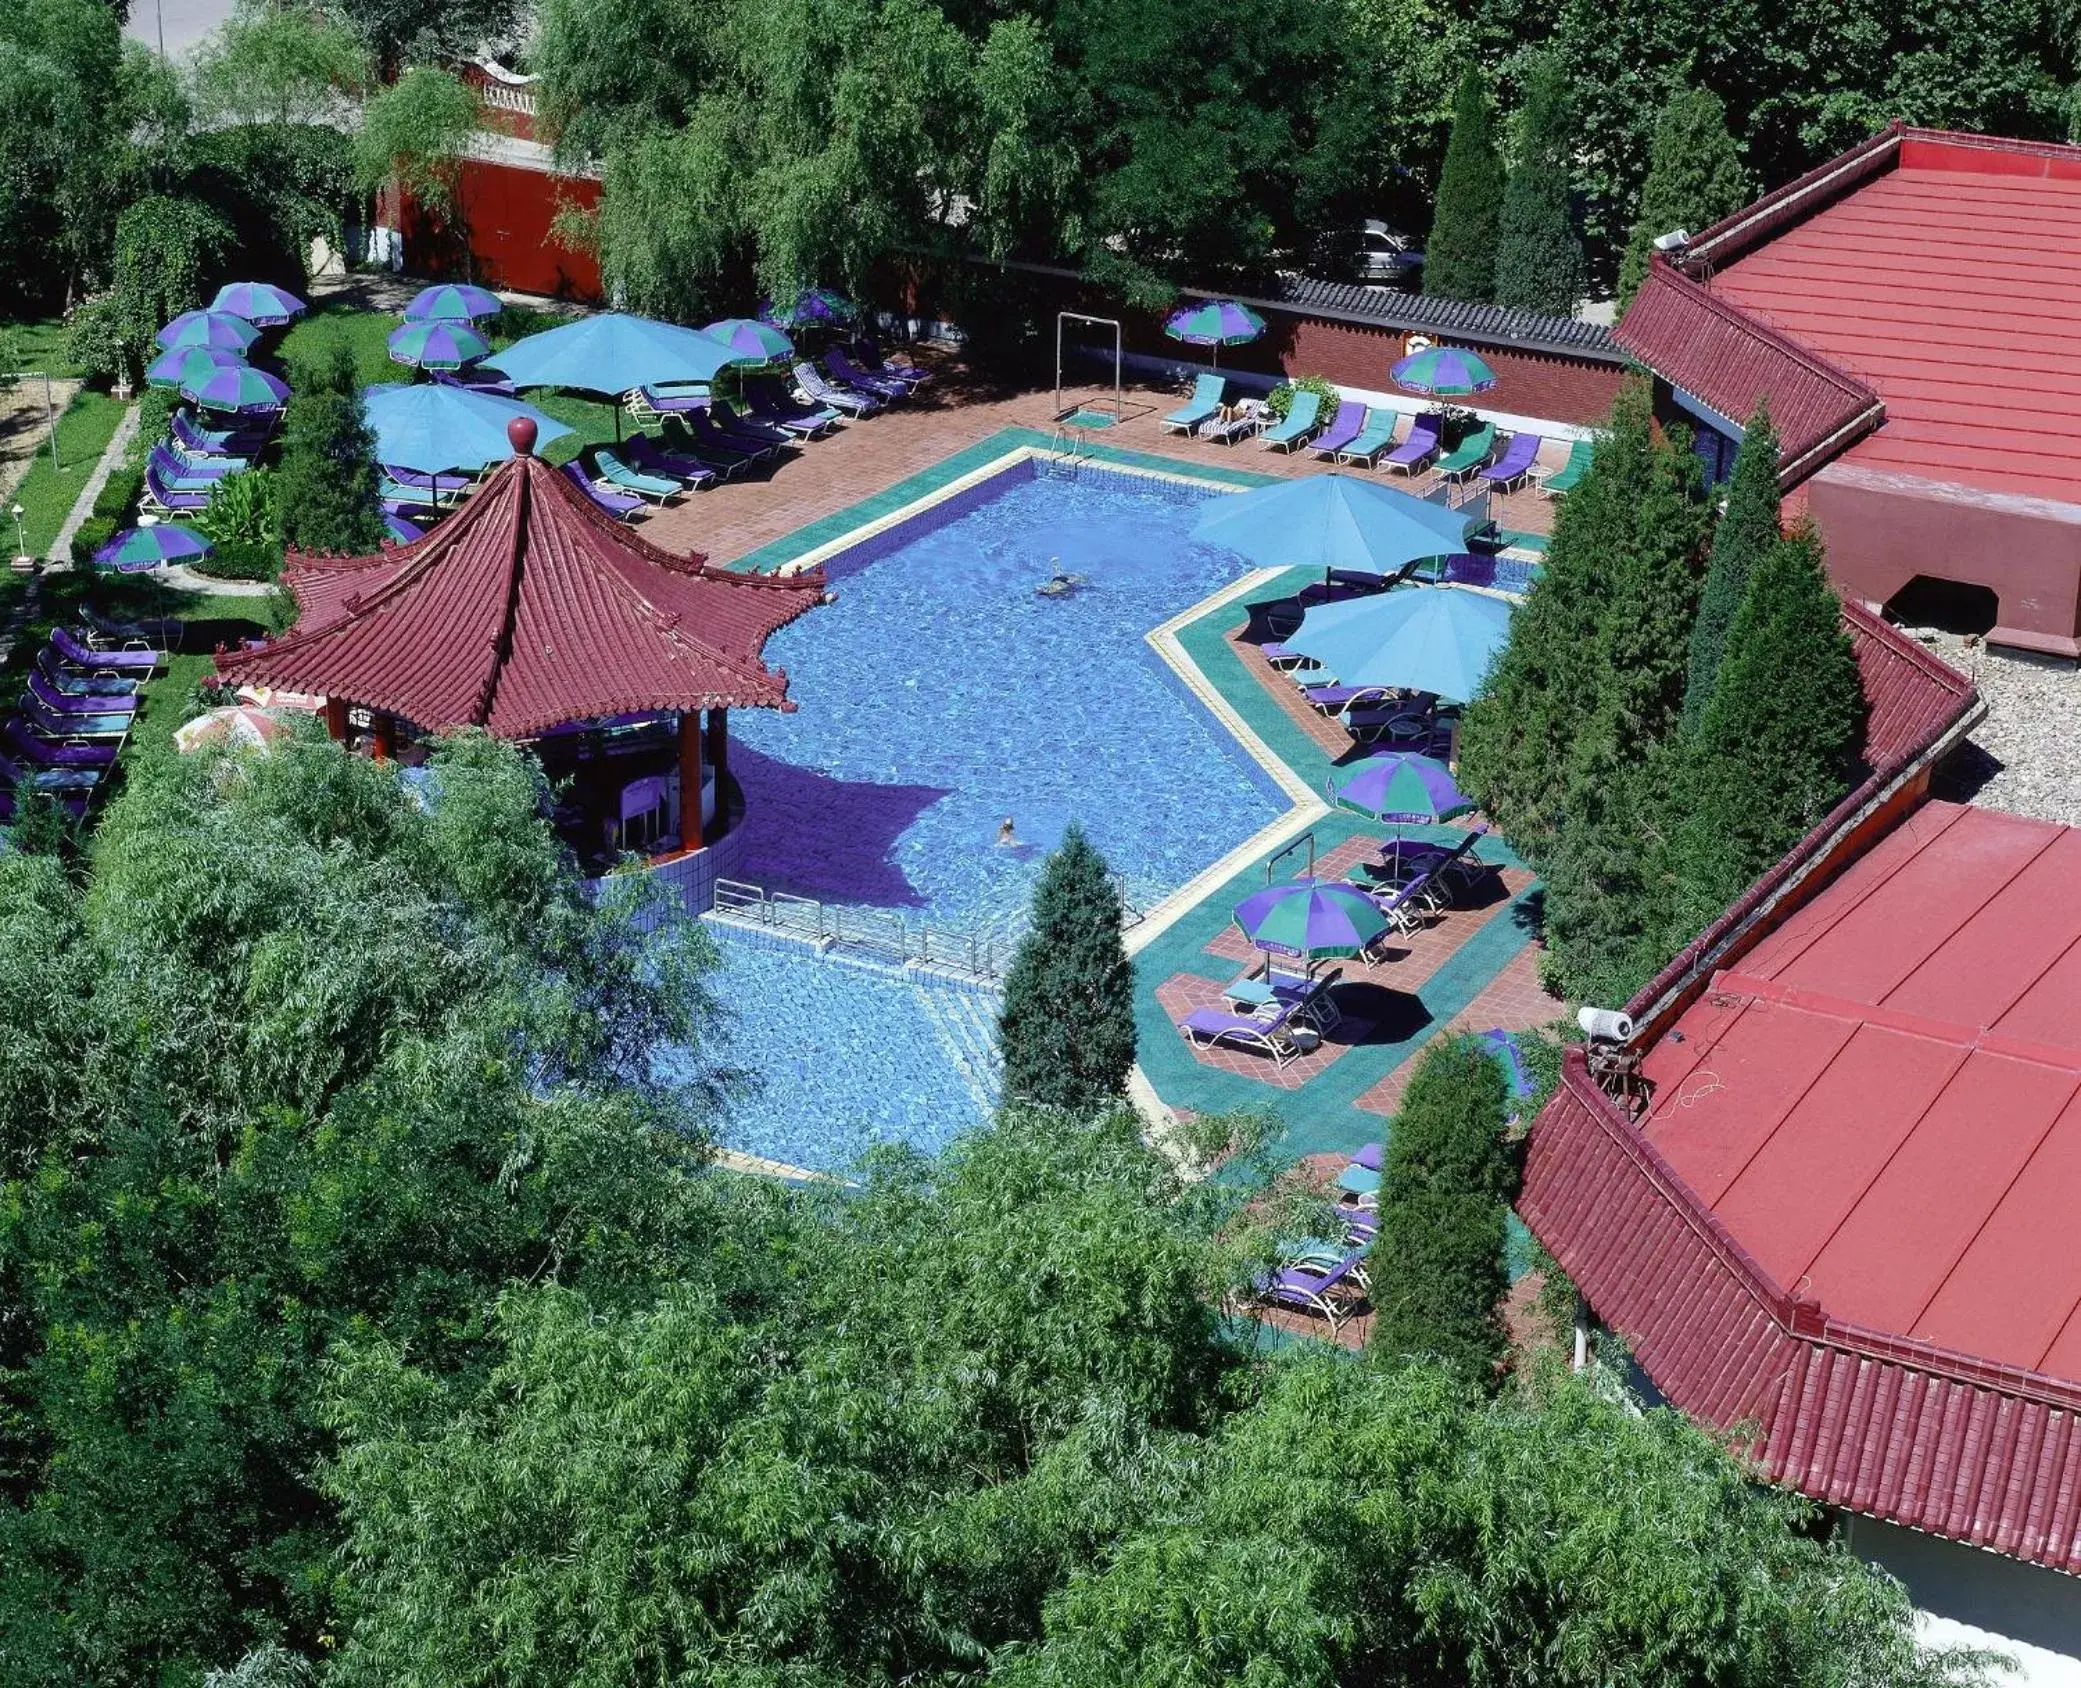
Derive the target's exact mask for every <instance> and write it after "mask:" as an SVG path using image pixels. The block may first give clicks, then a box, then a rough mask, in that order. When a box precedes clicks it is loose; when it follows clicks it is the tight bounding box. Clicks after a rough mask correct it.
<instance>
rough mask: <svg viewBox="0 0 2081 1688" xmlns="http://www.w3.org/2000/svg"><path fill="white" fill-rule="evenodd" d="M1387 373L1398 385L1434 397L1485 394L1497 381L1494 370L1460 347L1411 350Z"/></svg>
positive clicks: (1433, 347) (1432, 347)
mask: <svg viewBox="0 0 2081 1688" xmlns="http://www.w3.org/2000/svg"><path fill="white" fill-rule="evenodd" d="M1388 373H1389V374H1390V375H1392V376H1393V378H1394V383H1395V385H1396V386H1397V387H1406V388H1407V389H1408V390H1409V391H1410V392H1412V393H1429V394H1431V395H1432V396H1433V397H1435V398H1460V397H1464V396H1465V395H1466V394H1468V393H1485V392H1487V391H1488V390H1489V388H1491V387H1493V386H1494V385H1495V384H1496V372H1495V371H1494V370H1493V369H1491V368H1489V366H1488V365H1487V364H1485V363H1483V362H1482V361H1481V359H1480V358H1478V357H1476V356H1475V355H1474V354H1473V353H1472V352H1470V351H1468V350H1467V349H1466V348H1465V347H1463V346H1431V347H1428V348H1427V349H1425V350H1424V351H1421V352H1412V353H1410V355H1409V356H1408V357H1405V358H1403V359H1402V360H1401V362H1399V363H1397V364H1396V365H1395V366H1394V368H1393V369H1392V370H1390V371H1389V372H1388Z"/></svg>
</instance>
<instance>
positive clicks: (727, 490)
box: [641, 352, 1553, 563]
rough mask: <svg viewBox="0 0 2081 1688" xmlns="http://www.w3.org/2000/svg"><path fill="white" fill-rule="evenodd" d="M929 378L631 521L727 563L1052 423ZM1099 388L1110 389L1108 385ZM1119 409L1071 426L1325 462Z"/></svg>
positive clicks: (1519, 513) (1010, 396) (1242, 457)
mask: <svg viewBox="0 0 2081 1688" xmlns="http://www.w3.org/2000/svg"><path fill="white" fill-rule="evenodd" d="M919 361H920V362H924V363H931V364H932V365H933V366H934V367H935V368H936V369H937V370H938V371H939V372H940V380H939V381H938V382H936V383H935V384H934V385H933V386H931V387H928V388H927V389H926V390H925V391H924V392H923V393H922V394H920V395H919V396H918V397H917V398H916V399H914V400H912V401H911V402H909V403H907V404H903V405H898V406H896V407H895V408H893V409H891V410H887V411H884V412H883V413H882V414H881V415H879V416H873V417H869V418H867V419H866V420H864V421H859V422H848V423H846V424H845V426H844V427H842V428H840V429H839V430H838V431H837V432H836V433H835V434H832V435H830V436H828V437H826V438H824V439H821V440H813V441H810V442H809V443H808V444H806V445H805V446H803V447H801V448H800V449H799V450H797V451H794V452H792V453H789V454H788V456H787V459H786V461H784V462H782V463H781V464H780V465H779V466H778V467H776V468H774V469H772V470H771V471H770V472H768V473H765V474H763V475H759V476H755V477H751V478H746V479H742V480H738V481H734V482H730V483H728V484H725V485H722V486H718V487H715V488H713V489H711V490H710V491H708V492H702V493H695V494H692V495H690V496H688V497H687V498H684V499H682V500H681V501H680V502H678V503H677V504H674V505H671V506H669V507H667V508H665V509H663V510H659V511H656V512H653V513H652V514H651V515H650V516H648V517H647V518H646V519H645V520H644V522H643V523H642V528H641V531H642V533H643V535H644V537H645V538H646V539H649V540H651V541H652V542H653V543H655V544H658V545H662V546H664V547H665V548H666V549H667V550H671V551H678V552H681V553H689V552H694V551H700V552H703V553H705V554H706V555H707V556H708V557H709V558H710V559H712V560H713V561H715V562H719V563H726V562H732V561H734V560H735V559H737V558H739V557H743V556H746V555H747V554H749V553H751V552H753V551H756V550H758V549H759V548H760V547H761V546H764V545H768V544H771V543H772V542H773V541H775V540H777V539H781V538H783V537H785V536H787V535H789V534H792V533H794V532H795V531H796V530H797V529H800V528H803V527H806V526H808V525H809V524H811V523H813V522H817V521H821V520H823V519H825V518H827V517H830V516H833V515H836V514H838V513H839V512H840V511H843V510H846V509H848V508H850V507H851V506H852V505H855V504H858V503H860V502H862V501H863V500H865V499H868V498H870V497H872V496H873V495H875V494H877V493H880V492H882V491H884V490H885V489H887V488H888V487H889V486H891V485H892V484H893V483H895V482H897V481H899V480H902V479H903V478H904V477H906V476H908V475H913V474H916V473H917V472H918V471H920V470H922V469H926V468H929V467H930V466H932V465H933V464H935V463H937V462H939V461H940V460H941V459H943V458H946V457H949V456H952V455H953V454H954V453H955V452H958V451H962V450H965V449H966V448H968V447H970V446H973V445H975V444H977V443H978V442H979V441H982V440H984V439H987V438H988V437H989V436H990V435H991V434H994V433H996V432H997V431H998V430H999V429H1002V428H1008V427H1022V428H1032V429H1037V430H1040V431H1042V432H1044V433H1051V432H1053V431H1054V429H1055V393H1054V389H1053V388H1048V389H1045V390H1042V391H1033V390H1030V389H1008V388H1005V387H1002V386H996V385H992V384H990V383H988V382H985V381H982V380H980V379H978V378H977V377H975V376H973V375H972V374H970V373H969V372H968V371H967V370H966V369H965V368H964V367H963V366H962V365H961V364H960V363H959V362H958V361H955V360H952V359H947V358H943V357H935V356H934V355H933V354H931V353H929V352H928V353H925V354H923V355H921V356H920V358H919ZM1077 396H1083V397H1087V398H1089V397H1097V396H1098V394H1097V392H1096V390H1088V389H1087V390H1082V391H1081V394H1072V393H1068V392H1066V393H1065V395H1064V403H1065V404H1067V403H1069V402H1070V401H1071V399H1072V398H1074V397H1077ZM1104 396H1105V397H1106V398H1108V399H1110V397H1111V389H1110V388H1108V389H1106V390H1105V394H1104ZM1127 401H1128V408H1129V411H1130V415H1129V417H1128V419H1127V420H1126V421H1124V422H1121V423H1119V424H1117V425H1116V426H1114V427H1110V428H1104V429H1099V430H1094V431H1090V432H1080V434H1079V437H1081V438H1083V439H1086V440H1088V441H1090V442H1092V443H1093V444H1095V445H1098V446H1101V447H1106V448H1116V449H1119V450H1123V451H1136V452H1146V453H1149V454H1152V455H1156V456H1162V457H1168V458H1173V459H1175V460H1176V461H1177V462H1179V463H1180V464H1181V465H1186V466H1191V467H1198V468H1207V467H1212V468H1217V469H1221V470H1225V471H1227V472H1229V473H1235V472H1238V471H1247V472H1249V473H1251V474H1260V475H1281V476H1285V475H1304V474H1314V473H1319V472H1321V471H1322V470H1324V469H1326V468H1328V467H1329V465H1327V464H1324V463H1321V462H1318V461H1317V460H1316V459H1315V458H1313V457H1311V456H1309V455H1308V454H1307V453H1306V452H1295V453H1286V452H1278V451H1271V450H1267V449H1265V448H1264V447H1262V446H1260V445H1258V444H1256V443H1255V442H1252V441H1245V442H1244V443H1242V444H1240V445H1235V446H1221V445H1214V444H1212V443H1210V442H1207V441H1202V440H1193V439H1185V438H1183V437H1181V436H1179V435H1177V434H1170V433H1166V432H1164V430H1163V426H1162V421H1161V418H1162V416H1163V414H1164V412H1166V411H1168V410H1171V409H1173V408H1175V407H1176V405H1177V403H1178V402H1179V401H1178V397H1177V395H1175V394H1173V393H1170V392H1167V391H1156V390H1152V389H1147V388H1130V389H1129V391H1128V394H1127ZM1349 472H1350V473H1353V474H1374V475H1376V476H1377V477H1378V478H1379V479H1380V480H1382V481H1383V482H1385V483H1386V484H1389V485H1392V486H1395V487H1397V488H1399V489H1401V490H1404V491H1408V492H1415V493H1419V494H1421V493H1424V492H1428V491H1430V490H1432V488H1433V487H1435V486H1436V485H1437V478H1436V476H1434V475H1431V474H1429V473H1428V472H1427V473H1425V474H1423V475H1420V476H1417V477H1416V478H1415V479H1414V480H1411V479H1408V478H1406V477H1402V476H1389V475H1388V474H1386V473H1385V472H1383V471H1377V470H1371V471H1369V470H1352V471H1349ZM1494 513H1495V515H1496V519H1497V520H1498V521H1500V522H1501V523H1502V525H1503V526H1504V527H1506V528H1508V529H1511V530H1513V531H1516V532H1521V533H1531V534H1542V535H1543V534H1546V533H1548V532H1550V531H1551V529H1552V525H1553V506H1552V505H1551V504H1549V503H1548V502H1547V501H1546V500H1545V499H1543V498H1541V497H1540V496H1539V495H1538V494H1537V493H1535V492H1531V491H1519V492H1514V493H1509V494H1506V495H1504V496H1502V497H1500V498H1498V499H1496V500H1495V503H1494Z"/></svg>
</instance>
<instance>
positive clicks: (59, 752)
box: [0, 715, 122, 768]
mask: <svg viewBox="0 0 2081 1688" xmlns="http://www.w3.org/2000/svg"><path fill="white" fill-rule="evenodd" d="M115 736H116V737H117V738H119V739H120V737H121V736H122V735H121V734H117V735H115ZM0 739H4V740H5V741H6V744H7V748H8V750H9V751H10V752H11V753H12V754H14V755H16V756H19V757H20V758H21V759H22V760H23V761H24V762H28V763H33V764H34V765H35V766H36V767H39V768H106V767H110V766H112V765H113V764H114V762H115V759H116V746H115V745H113V744H76V743H73V742H71V741H69V740H64V741H61V740H56V739H48V738H40V737H38V736H37V735H36V734H35V733H32V732H31V731H30V730H29V727H28V724H27V723H26V722H25V721H24V720H23V719H22V718H21V717H20V716H19V715H14V716H10V717H9V718H8V721H7V725H6V726H5V727H0Z"/></svg>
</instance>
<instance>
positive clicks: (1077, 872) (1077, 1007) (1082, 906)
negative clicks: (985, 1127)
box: [998, 826, 1134, 1111]
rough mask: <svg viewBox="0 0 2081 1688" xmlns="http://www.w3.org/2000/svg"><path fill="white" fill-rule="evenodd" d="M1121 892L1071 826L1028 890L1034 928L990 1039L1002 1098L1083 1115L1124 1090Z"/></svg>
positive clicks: (1128, 1004)
mask: <svg viewBox="0 0 2081 1688" xmlns="http://www.w3.org/2000/svg"><path fill="white" fill-rule="evenodd" d="M1123 912H1124V911H1123V909H1122V907H1121V903H1120V893H1119V892H1118V891H1117V890H1116V889H1115V888H1114V886H1113V880H1112V876H1111V875H1110V874H1109V873H1108V872H1107V871H1106V864H1105V860H1104V858H1103V857H1101V856H1100V855H1099V853H1098V852H1097V851H1096V850H1094V849H1093V848H1092V847H1091V844H1090V842H1089V840H1087V839H1086V838H1085V837H1084V834H1083V831H1082V830H1081V829H1080V828H1078V827H1076V826H1071V827H1070V829H1069V830H1068V831H1067V832H1066V833H1064V834H1063V838H1062V847H1061V848H1060V849H1059V850H1057V851H1056V852H1055V853H1054V854H1053V855H1051V856H1050V857H1049V858H1048V864H1047V867H1046V868H1045V869H1044V870H1043V871H1042V873H1041V879H1040V883H1039V884H1038V885H1037V886H1035V887H1034V892H1033V929H1032V930H1031V931H1030V932H1028V933H1027V934H1026V937H1025V939H1024V941H1023V942H1021V944H1020V945H1019V952H1018V954H1017V955H1016V956H1014V957H1013V958H1012V966H1011V971H1010V972H1009V973H1008V974H1007V975H1006V977H1005V981H1004V1009H1003V1013H1002V1015H1001V1016H1000V1018H999V1020H998V1041H999V1043H1000V1045H1001V1046H1002V1048H1003V1051H1004V1093H1005V1096H1006V1098H1007V1100H1017V1101H1029V1102H1042V1103H1048V1104H1051V1105H1053V1106H1055V1107H1060V1108H1070V1109H1076V1110H1080V1111H1081V1110H1084V1109H1089V1108H1093V1107H1097V1106H1101V1105H1103V1104H1104V1103H1106V1102H1108V1101H1110V1100H1111V1099H1112V1098H1114V1097H1116V1096H1118V1095H1120V1094H1121V1093H1122V1092H1123V1091H1124V1090H1125V1089H1126V1088H1127V1071H1128V1068H1130V1067H1132V1066H1133V1065H1134V968H1133V967H1132V966H1131V965H1130V964H1129V963H1128V959H1127V948H1126V945H1124V944H1123V943H1122V942H1121V941H1120V923H1121V917H1122V914H1123Z"/></svg>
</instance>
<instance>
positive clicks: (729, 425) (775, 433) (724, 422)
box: [708, 403, 802, 451]
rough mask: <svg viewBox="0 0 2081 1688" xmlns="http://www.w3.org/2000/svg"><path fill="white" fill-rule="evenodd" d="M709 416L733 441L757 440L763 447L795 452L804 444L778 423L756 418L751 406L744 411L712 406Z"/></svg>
mask: <svg viewBox="0 0 2081 1688" xmlns="http://www.w3.org/2000/svg"><path fill="white" fill-rule="evenodd" d="M708 414H709V415H710V416H711V417H713V418H714V420H715V424H716V426H717V427H719V428H721V429H722V431H723V432H724V434H726V435H727V436H729V437H730V438H732V439H739V438H741V439H744V440H747V441H750V440H756V441H757V442H758V443H759V444H761V445H770V446H773V447H774V448H775V449H777V450H780V451H793V450H795V449H796V448H797V447H799V446H800V445H801V443H802V440H801V437H800V436H799V435H796V434H792V433H790V432H789V431H788V430H787V429H785V428H783V427H781V426H779V425H778V424H777V423H773V422H769V421H767V420H766V418H765V417H763V416H754V415H753V414H752V412H751V407H750V406H749V405H747V406H746V407H745V408H744V409H743V410H738V409H735V408H734V407H732V406H730V405H727V404H720V403H718V404H712V405H710V406H709V407H708Z"/></svg>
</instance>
